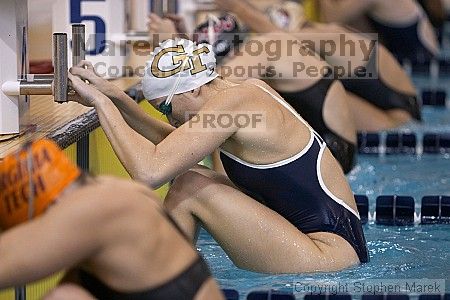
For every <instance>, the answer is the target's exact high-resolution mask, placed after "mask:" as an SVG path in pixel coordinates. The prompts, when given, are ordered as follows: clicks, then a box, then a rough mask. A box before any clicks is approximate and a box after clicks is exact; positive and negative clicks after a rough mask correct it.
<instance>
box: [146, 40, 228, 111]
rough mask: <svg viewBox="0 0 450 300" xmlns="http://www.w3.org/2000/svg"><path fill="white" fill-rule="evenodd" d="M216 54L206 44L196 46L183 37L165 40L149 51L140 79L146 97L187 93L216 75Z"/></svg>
mask: <svg viewBox="0 0 450 300" xmlns="http://www.w3.org/2000/svg"><path fill="white" fill-rule="evenodd" d="M215 70H216V57H215V55H214V52H213V50H212V47H211V45H209V44H199V45H196V44H195V43H194V42H192V41H190V40H186V39H175V40H166V41H165V42H163V43H161V44H160V47H158V48H156V49H155V51H154V52H153V53H152V55H151V58H150V60H149V61H148V62H147V67H146V69H145V75H144V79H143V80H142V86H143V92H144V96H145V98H146V99H147V100H149V101H151V100H155V99H157V98H161V97H168V98H167V100H166V104H169V103H170V102H171V101H172V97H173V95H177V94H182V93H186V92H189V91H192V90H195V89H196V88H199V87H201V86H202V85H205V84H207V83H208V82H210V81H212V80H214V79H215V78H217V77H218V76H219V74H217V73H216V71H215Z"/></svg>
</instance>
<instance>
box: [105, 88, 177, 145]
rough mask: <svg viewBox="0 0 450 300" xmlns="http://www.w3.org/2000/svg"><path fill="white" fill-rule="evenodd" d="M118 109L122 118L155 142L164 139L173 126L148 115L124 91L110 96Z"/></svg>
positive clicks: (172, 129) (173, 128)
mask: <svg viewBox="0 0 450 300" xmlns="http://www.w3.org/2000/svg"><path fill="white" fill-rule="evenodd" d="M111 100H112V101H113V102H114V104H115V105H116V106H117V108H118V109H119V110H120V113H121V114H122V116H123V118H124V119H125V121H126V122H127V124H128V125H130V127H131V128H133V129H134V130H135V131H136V132H138V133H139V134H141V135H142V136H144V137H145V138H146V139H148V140H150V141H152V142H153V143H155V144H159V143H160V142H161V141H162V140H164V139H165V138H166V137H167V136H168V135H169V134H170V133H171V132H172V131H174V130H175V127H173V126H171V125H170V124H168V123H166V122H163V121H161V120H158V119H156V118H153V117H151V116H149V115H148V114H147V113H146V112H145V111H144V110H143V109H142V108H141V107H140V106H139V105H138V104H137V103H136V101H134V100H133V99H131V98H130V97H129V96H128V95H126V94H125V93H122V94H121V95H119V97H117V98H111Z"/></svg>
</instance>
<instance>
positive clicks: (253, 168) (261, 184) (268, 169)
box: [220, 87, 369, 263]
mask: <svg viewBox="0 0 450 300" xmlns="http://www.w3.org/2000/svg"><path fill="white" fill-rule="evenodd" d="M260 88H261V89H263V90H264V91H266V92H267V93H269V94H270V95H271V96H272V97H273V98H274V99H275V100H277V101H278V102H279V103H280V104H282V105H283V106H284V107H285V108H287V109H288V110H289V111H291V112H292V113H293V114H294V115H295V116H296V117H297V118H298V119H299V120H300V121H301V122H303V123H304V124H306V123H305V121H304V120H303V119H302V118H301V117H300V116H299V115H298V114H297V113H296V112H295V111H294V109H293V108H291V107H289V105H288V104H286V102H284V100H282V99H281V98H279V97H276V96H274V95H273V94H272V93H270V92H269V91H268V90H266V89H265V88H263V87H260ZM306 125H307V124H306ZM307 126H308V128H310V130H311V137H310V141H309V143H308V145H307V146H306V148H305V149H304V150H302V151H301V152H300V153H299V154H297V155H295V156H294V157H292V158H290V159H287V160H284V161H281V162H278V163H274V164H270V165H253V164H250V163H247V162H245V161H242V160H241V159H239V158H238V157H236V156H234V155H232V154H231V153H228V152H226V151H224V150H221V154H220V157H221V160H222V163H223V166H224V168H225V171H226V173H227V175H228V177H229V178H230V179H231V181H232V182H233V183H234V184H235V185H236V186H238V187H239V188H240V189H241V190H242V191H243V192H244V193H246V194H247V195H249V196H250V197H252V198H253V199H255V200H257V201H258V202H260V203H262V204H263V205H265V206H267V207H269V208H270V209H272V210H274V211H275V212H277V213H278V214H280V215H281V216H283V217H284V218H285V219H286V220H288V221H289V222H290V223H291V224H293V225H294V226H295V227H297V228H298V229H299V230H300V231H301V232H303V233H305V234H308V233H314V232H329V233H334V234H337V235H339V236H340V237H342V238H344V239H345V240H346V241H347V242H348V243H349V244H350V245H351V246H352V247H353V248H354V249H355V251H356V253H357V255H358V257H359V260H360V261H361V262H362V263H363V262H368V261H369V255H368V251H367V247H366V240H365V237H364V233H363V230H362V225H361V221H360V217H359V214H358V213H357V212H356V211H354V210H353V209H352V208H351V207H349V206H348V205H347V204H346V203H345V202H344V201H343V200H341V199H339V198H337V197H336V196H334V195H333V194H332V193H331V192H330V191H329V190H328V189H327V187H326V186H325V184H324V182H323V179H322V175H321V173H320V162H321V159H322V156H323V153H324V151H325V150H326V149H327V148H326V144H325V142H324V141H323V140H322V138H321V137H320V136H319V135H318V134H317V133H316V132H314V131H313V130H312V129H311V127H310V126H309V125H307Z"/></svg>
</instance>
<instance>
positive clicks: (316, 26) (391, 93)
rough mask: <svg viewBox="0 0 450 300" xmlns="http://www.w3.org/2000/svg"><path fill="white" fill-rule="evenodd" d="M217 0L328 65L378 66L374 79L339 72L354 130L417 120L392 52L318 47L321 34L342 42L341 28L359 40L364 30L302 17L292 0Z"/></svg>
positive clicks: (412, 95) (408, 84)
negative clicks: (333, 50)
mask: <svg viewBox="0 0 450 300" xmlns="http://www.w3.org/2000/svg"><path fill="white" fill-rule="evenodd" d="M264 3H265V5H262V4H260V3H259V2H258V1H256V0H255V1H251V2H250V1H240V0H227V1H222V0H216V4H217V5H218V6H219V7H220V8H222V10H224V11H230V12H232V13H234V14H236V15H237V16H238V17H239V19H240V20H245V23H246V25H247V26H248V27H249V28H250V29H251V30H253V31H255V32H280V30H281V31H283V32H290V33H291V34H293V35H295V37H297V38H298V40H299V41H300V42H302V43H303V42H305V41H307V44H305V45H306V46H308V47H311V49H312V50H314V51H315V52H316V53H318V54H319V55H320V56H321V57H323V58H324V59H326V61H327V63H328V64H330V65H331V66H332V67H342V66H347V65H348V63H349V62H350V64H351V66H354V68H355V69H351V70H346V73H348V72H351V73H355V71H356V68H357V67H360V66H365V67H366V68H367V69H368V70H371V69H373V68H374V67H376V66H378V68H377V70H376V71H377V74H378V78H377V79H360V78H355V79H354V78H352V77H350V78H343V79H342V80H341V82H342V83H343V85H344V87H345V89H346V90H347V95H348V101H349V107H350V109H351V113H352V115H353V118H354V120H355V124H356V128H357V130H358V131H368V132H378V131H381V130H387V129H391V128H396V127H398V126H401V125H403V124H405V123H407V122H410V121H411V120H413V119H414V120H417V121H420V120H421V107H420V103H419V100H418V97H417V92H416V89H415V87H414V85H413V83H412V81H411V79H410V78H409V76H408V75H407V74H406V72H405V71H404V70H403V69H402V67H401V66H400V65H399V63H398V62H397V61H396V59H395V58H394V57H393V56H392V54H391V53H390V52H389V51H388V50H387V49H386V48H385V47H383V46H382V45H378V47H377V48H376V51H372V52H371V53H370V55H369V56H368V57H367V54H364V53H362V52H361V51H356V52H355V53H347V52H346V53H344V54H342V53H340V54H336V55H329V54H327V53H325V52H324V49H323V48H321V47H320V43H321V41H323V40H327V41H333V44H334V45H336V47H337V48H341V47H342V46H343V45H342V44H341V34H345V38H346V40H348V41H353V42H355V43H356V44H358V43H359V42H360V41H364V44H370V41H369V40H368V39H367V38H366V37H365V36H364V35H362V34H360V33H356V32H354V31H353V30H350V29H348V28H344V27H342V26H339V25H336V24H320V23H313V22H308V21H306V19H305V17H304V15H303V14H302V7H301V5H299V4H298V3H294V2H293V1H284V2H283V3H280V1H277V0H273V1H265V2H264Z"/></svg>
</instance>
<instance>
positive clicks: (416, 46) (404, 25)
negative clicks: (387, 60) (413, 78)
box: [319, 0, 439, 62]
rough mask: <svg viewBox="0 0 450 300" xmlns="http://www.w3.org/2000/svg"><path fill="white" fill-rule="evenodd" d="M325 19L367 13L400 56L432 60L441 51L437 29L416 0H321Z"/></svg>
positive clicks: (346, 20) (347, 19)
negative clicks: (434, 28) (435, 30)
mask: <svg viewBox="0 0 450 300" xmlns="http://www.w3.org/2000/svg"><path fill="white" fill-rule="evenodd" d="M319 4H320V5H319V7H320V13H321V16H322V17H323V20H324V21H327V22H338V23H347V24H348V23H350V22H351V21H352V20H353V19H355V18H357V17H360V16H366V17H367V19H368V20H369V23H370V24H371V25H372V27H373V28H374V29H375V31H376V32H377V33H378V34H380V38H381V40H382V41H383V43H384V44H385V45H386V47H387V48H388V49H389V50H390V51H391V52H392V53H394V55H395V56H396V57H397V58H398V59H399V60H400V61H403V60H404V59H409V60H410V61H412V62H415V61H430V60H431V59H432V58H434V57H436V55H438V54H439V43H438V41H437V37H436V33H435V32H434V30H433V27H432V25H431V23H430V21H429V19H428V16H427V15H426V13H425V12H424V10H423V8H422V7H421V6H420V5H419V3H417V1H415V0H397V1H392V0H320V1H319Z"/></svg>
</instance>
